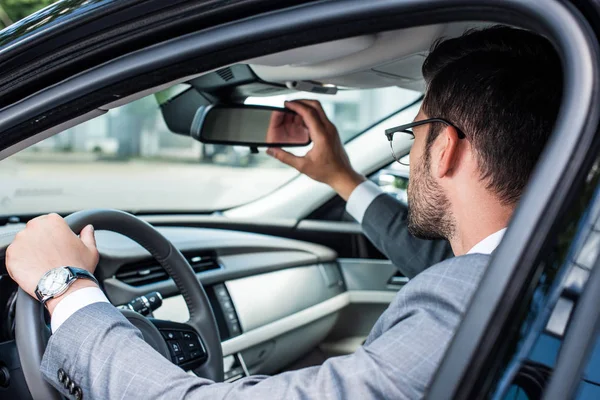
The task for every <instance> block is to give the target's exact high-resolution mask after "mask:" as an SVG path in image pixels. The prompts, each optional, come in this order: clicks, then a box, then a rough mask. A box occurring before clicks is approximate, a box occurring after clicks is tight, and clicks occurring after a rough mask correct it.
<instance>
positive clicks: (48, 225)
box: [6, 27, 561, 399]
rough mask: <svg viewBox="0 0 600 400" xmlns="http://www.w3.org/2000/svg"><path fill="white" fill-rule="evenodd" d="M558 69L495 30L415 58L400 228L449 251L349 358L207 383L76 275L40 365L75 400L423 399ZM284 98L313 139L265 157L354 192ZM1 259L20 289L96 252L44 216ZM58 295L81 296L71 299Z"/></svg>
mask: <svg viewBox="0 0 600 400" xmlns="http://www.w3.org/2000/svg"><path fill="white" fill-rule="evenodd" d="M559 65H560V62H559V60H558V58H557V56H556V54H555V53H554V51H553V49H552V46H551V45H550V44H549V42H547V41H546V40H545V39H543V38H541V37H539V36H537V35H534V34H532V33H529V32H526V31H522V30H515V29H510V28H505V27H497V28H490V29H486V30H482V31H475V32H470V33H468V34H466V35H464V36H462V37H460V38H457V39H451V40H448V41H445V42H442V43H440V44H438V45H437V46H436V47H435V48H434V49H433V51H432V52H431V54H430V55H429V56H428V58H427V59H426V61H425V64H424V66H423V74H424V77H425V79H426V81H427V93H426V96H425V99H424V102H423V105H422V108H421V110H420V111H419V113H418V115H417V117H416V119H415V124H414V125H415V126H414V129H413V131H412V132H413V135H414V145H413V147H412V149H411V151H410V160H411V170H410V186H409V205H410V212H409V217H408V220H409V228H410V230H411V232H413V233H414V234H415V235H418V236H420V237H424V238H445V239H448V240H449V241H450V243H451V245H452V250H453V251H454V253H455V255H456V257H455V258H452V259H449V260H446V261H443V262H441V263H439V264H436V265H434V266H432V267H430V268H428V269H426V270H425V271H424V272H422V273H420V274H419V275H418V276H416V277H415V278H414V279H412V280H411V281H410V282H409V283H408V284H407V285H406V286H405V287H404V288H403V289H402V290H401V291H400V292H399V294H398V295H397V297H396V299H395V300H394V301H393V302H392V304H391V305H390V307H389V308H388V310H386V312H385V313H384V314H383V315H382V316H381V318H380V319H379V320H378V321H377V323H376V324H375V326H374V328H373V330H372V332H371V333H370V335H369V337H368V338H367V341H366V343H365V344H364V345H363V346H362V347H360V348H359V349H358V350H357V351H356V353H354V354H352V355H349V356H343V357H335V358H330V359H328V360H327V361H325V363H323V365H321V366H317V367H312V368H306V369H302V370H297V371H292V372H287V373H283V374H280V375H276V376H273V377H266V376H254V377H248V378H244V379H241V380H239V381H237V382H235V383H230V384H227V383H214V382H211V381H209V380H206V379H203V378H198V377H192V376H189V375H187V374H185V373H184V372H183V371H182V370H180V369H179V368H178V367H176V366H174V365H172V364H171V363H170V362H169V361H167V360H165V359H164V358H162V357H161V356H160V355H159V354H158V353H156V352H155V351H154V350H152V348H151V347H150V346H148V345H147V344H146V343H145V342H144V341H143V340H142V338H141V337H140V334H139V332H138V331H137V330H136V329H135V328H134V327H133V326H132V325H131V324H129V322H127V320H125V319H124V318H123V317H122V316H121V315H120V313H119V312H118V311H117V310H115V309H114V307H112V306H111V305H110V304H108V303H107V302H105V301H102V299H101V298H100V299H97V300H90V296H89V295H88V296H87V297H86V296H85V295H80V294H81V293H85V291H88V292H90V293H92V292H93V293H98V292H99V290H98V289H97V288H96V287H93V286H95V285H94V284H93V283H90V282H89V281H87V280H78V281H76V283H75V284H74V286H73V287H71V289H70V290H69V291H68V292H67V293H66V294H65V295H63V296H60V297H59V298H57V299H53V300H51V301H50V302H49V303H48V310H49V311H50V313H51V314H52V323H53V326H54V334H53V336H52V337H51V339H50V341H49V343H48V347H47V349H46V353H45V355H44V359H43V362H42V365H41V370H42V373H43V374H44V376H45V377H46V379H48V381H50V382H51V383H52V384H53V385H54V386H55V387H56V388H57V389H59V390H61V391H62V393H63V394H65V395H67V392H66V391H65V389H64V388H63V387H62V385H60V384H59V383H58V378H57V372H58V371H59V369H62V370H64V371H65V372H66V373H67V374H68V375H69V376H71V378H72V379H73V380H74V381H76V382H78V384H79V386H80V387H81V388H82V390H83V397H84V398H101V399H113V398H182V397H186V398H188V397H189V398H197V399H200V398H202V399H204V398H207V399H222V398H244V399H246V398H261V399H264V398H276V399H288V398H289V399H296V398H297V399H317V398H319V399H320V398H344V399H346V398H348V399H367V398H390V399H391V398H394V399H397V398H421V397H423V395H424V394H425V392H426V389H427V386H428V384H429V383H430V381H431V379H432V377H433V374H434V373H435V371H436V368H437V365H438V363H439V361H440V359H441V358H442V356H443V354H444V352H445V350H446V347H447V345H448V343H449V341H450V339H451V338H452V335H453V334H454V332H455V330H456V328H457V326H458V324H459V322H460V320H461V317H462V315H463V313H464V312H465V310H466V308H467V305H468V303H469V300H470V299H471V296H472V294H473V292H474V290H475V288H476V287H477V284H478V283H479V281H480V278H481V276H482V274H483V273H484V271H485V268H486V266H487V263H488V261H489V254H490V253H492V252H493V251H494V249H495V248H496V246H497V245H498V243H499V242H500V240H501V237H502V235H503V233H504V230H505V228H506V226H507V225H508V222H509V220H510V217H511V215H512V213H513V210H514V209H515V207H516V204H517V202H518V200H519V198H520V196H521V194H522V192H523V188H524V187H525V185H526V183H527V180H528V178H529V176H530V174H531V172H532V170H533V167H534V165H535V162H536V160H537V158H538V157H539V155H540V153H541V151H542V149H543V147H544V144H545V142H546V140H547V138H548V136H549V134H550V132H551V130H552V126H553V123H554V118H555V115H556V113H557V111H558V107H559V103H560V97H561V71H560V67H559ZM287 107H289V108H290V109H292V110H294V111H296V112H297V113H298V114H299V115H300V116H301V117H302V118H303V121H304V123H305V124H306V126H307V128H308V129H309V131H310V134H311V138H312V139H313V142H314V148H313V150H311V152H309V153H308V154H307V155H306V156H305V157H303V158H296V157H293V156H291V155H289V154H286V153H284V152H282V151H274V152H272V154H273V155H274V156H275V157H277V158H278V159H280V160H282V161H284V162H286V163H288V164H290V165H292V166H294V167H296V168H298V169H299V170H300V171H302V172H304V173H306V174H308V175H309V176H311V177H313V178H314V179H317V180H320V181H322V182H326V183H329V184H330V185H332V186H333V187H334V188H335V190H336V191H338V193H340V195H341V196H342V197H344V198H350V197H352V196H354V193H355V191H356V190H359V189H360V188H361V187H364V186H362V185H363V180H364V178H362V177H361V176H359V175H358V174H356V173H355V172H354V171H353V170H352V168H351V166H350V163H349V162H348V158H347V157H346V155H345V153H344V152H343V150H342V147H341V146H340V145H339V142H338V139H337V135H336V134H335V128H334V127H333V125H332V124H331V123H330V122H329V120H328V119H327V117H326V115H325V113H324V112H323V110H322V108H321V107H320V106H319V104H318V103H315V102H310V101H302V102H294V103H289V104H287ZM431 118H436V120H431ZM440 119H441V120H443V122H441V121H440ZM387 217H388V218H393V217H394V216H393V215H389V216H387ZM6 256H7V258H6V262H7V267H8V270H9V272H10V274H11V276H12V277H13V279H14V280H15V281H16V282H17V283H18V284H19V285H20V286H21V287H22V288H23V289H24V290H25V291H26V292H28V293H29V294H31V295H33V291H34V289H35V287H36V284H37V282H38V280H39V279H40V277H41V276H42V275H43V274H44V273H46V272H47V271H49V270H53V269H54V268H56V267H59V266H62V265H71V266H76V267H80V268H85V269H87V270H88V271H93V270H94V268H95V265H96V262H97V257H98V256H97V251H96V248H95V244H94V237H93V230H92V228H91V227H87V228H86V229H84V230H83V231H82V232H81V239H79V238H78V237H77V236H75V235H74V234H73V233H72V232H71V231H70V230H69V228H68V227H67V226H66V224H65V223H64V222H63V221H62V219H60V217H58V216H56V215H50V216H43V217H40V218H38V219H36V220H34V221H33V222H32V223H30V224H29V225H28V227H27V228H26V229H25V230H24V231H23V232H21V233H19V235H18V237H17V238H16V239H15V241H14V242H13V244H12V245H11V246H10V248H9V249H8V250H7V255H6ZM82 286H92V287H88V288H82ZM99 297H102V294H101V293H100V295H99ZM70 298H71V299H73V298H79V299H85V302H84V304H79V307H77V305H76V304H74V303H75V302H74V301H72V300H71V301H69V299H70ZM94 301H98V302H94ZM66 304H69V308H72V309H71V310H70V312H65V311H64V308H65V307H66V306H65V305H66ZM60 308H63V311H62V312H59V311H61V310H60ZM55 318H59V319H60V320H59V321H56V319H55ZM55 321H56V324H55ZM55 325H59V327H56V326H55ZM73 349H76V350H75V353H74V350H73ZM140 365H142V366H143V368H141V369H140ZM136 371H143V373H140V374H137V373H136Z"/></svg>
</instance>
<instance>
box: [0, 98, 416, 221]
mask: <svg viewBox="0 0 600 400" xmlns="http://www.w3.org/2000/svg"><path fill="white" fill-rule="evenodd" d="M169 94H170V95H173V92H172V91H171V92H170V93H169ZM163 96H164V94H163ZM299 97H300V98H317V99H319V100H321V102H322V103H323V106H324V108H325V110H326V112H327V115H328V116H329V117H330V118H331V119H332V121H333V122H334V123H335V124H336V126H337V127H338V129H339V131H340V135H341V136H342V138H343V140H344V142H347V141H348V140H349V139H350V138H352V137H354V136H356V135H357V134H358V133H360V132H362V131H364V130H365V129H366V128H368V127H369V126H370V125H372V124H373V123H375V122H378V121H379V120H381V119H382V118H384V117H386V116H388V115H389V114H392V113H394V112H395V111H398V110H399V109H401V108H403V107H405V106H406V105H408V104H410V103H412V102H414V101H415V100H416V99H418V98H419V97H420V93H418V92H413V91H409V90H405V89H399V88H385V89H370V90H348V91H341V92H339V93H338V94H337V95H334V96H331V95H329V96H316V95H312V94H310V93H294V94H292V95H289V96H274V97H260V98H249V99H248V100H247V103H254V104H273V105H280V106H281V105H282V104H283V101H284V100H285V99H292V98H299ZM157 99H158V100H160V99H161V97H160V95H152V96H148V97H144V98H142V99H140V100H136V101H134V102H132V103H130V104H127V105H124V106H122V107H119V108H116V109H113V110H110V111H109V112H108V113H106V114H104V115H102V116H100V117H97V118H95V119H93V120H90V121H88V122H85V123H83V124H80V125H78V126H76V127H74V128H71V129H68V130H66V131H63V132H61V133H59V134H57V135H55V136H52V137H50V138H48V139H46V140H44V141H42V142H39V143H37V144H35V145H33V146H31V147H30V148H28V149H25V150H23V151H21V152H19V153H17V154H15V155H13V156H11V157H8V158H6V159H5V160H3V161H1V165H0V179H1V181H2V185H1V186H0V210H1V211H0V214H1V215H3V216H12V215H17V216H18V215H31V214H41V213H47V212H59V213H68V212H73V211H77V210H81V209H86V208H116V209H121V210H126V211H130V212H134V213H140V212H143V213H160V212H212V211H217V210H224V209H228V208H231V207H235V206H239V205H242V204H246V203H248V202H251V201H253V200H256V199H258V198H260V197H263V196H265V195H267V194H269V193H270V192H272V191H273V190H275V189H277V188H278V187H280V186H281V185H284V184H285V183H286V182H288V181H289V180H290V179H292V178H294V177H295V176H297V175H298V172H297V171H296V170H294V169H292V168H290V167H287V166H285V165H283V164H281V163H279V162H278V161H276V160H274V159H272V158H271V157H269V156H267V155H265V154H264V151H263V150H261V152H260V154H250V151H249V149H248V148H245V147H237V146H222V145H206V144H202V143H199V142H197V141H195V140H193V139H192V138H190V137H188V136H182V135H177V134H174V133H172V132H170V131H169V129H168V128H167V126H166V124H165V122H164V120H163V118H162V114H161V112H160V108H159V105H158V104H159V103H158V101H157ZM161 103H162V101H161Z"/></svg>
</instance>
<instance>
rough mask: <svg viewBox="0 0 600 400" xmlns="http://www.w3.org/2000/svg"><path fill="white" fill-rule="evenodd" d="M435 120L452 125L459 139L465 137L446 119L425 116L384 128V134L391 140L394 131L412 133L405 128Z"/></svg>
mask: <svg viewBox="0 0 600 400" xmlns="http://www.w3.org/2000/svg"><path fill="white" fill-rule="evenodd" d="M435 122H440V123H442V124H446V125H448V126H451V127H453V128H454V129H456V133H458V138H459V139H465V138H466V137H467V136H466V135H465V134H464V133H463V131H461V130H460V129H459V128H457V127H456V126H455V125H454V124H453V123H452V122H448V121H446V120H445V119H442V118H427V119H422V120H420V121H413V122H411V123H408V124H404V125H399V126H396V127H394V128H390V129H386V130H385V136H386V137H387V138H388V140H389V141H390V142H391V141H392V140H393V139H394V133H398V132H402V133H410V134H412V133H413V132H412V131H408V132H407V130H408V129H410V128H414V127H417V126H421V125H426V124H432V123H435ZM413 136H414V135H413Z"/></svg>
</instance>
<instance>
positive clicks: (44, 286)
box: [38, 268, 70, 295]
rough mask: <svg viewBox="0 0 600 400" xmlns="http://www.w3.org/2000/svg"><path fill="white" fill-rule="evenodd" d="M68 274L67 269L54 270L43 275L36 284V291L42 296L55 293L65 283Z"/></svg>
mask: <svg viewBox="0 0 600 400" xmlns="http://www.w3.org/2000/svg"><path fill="white" fill-rule="evenodd" d="M69 275H70V272H69V270H68V269H67V268H55V269H53V270H50V271H48V272H47V273H46V275H44V277H43V278H42V279H41V280H40V282H39V284H38V289H39V290H40V292H42V294H44V295H51V294H54V293H56V292H57V291H58V290H60V289H61V288H62V287H64V286H65V284H66V283H67V279H68V278H69Z"/></svg>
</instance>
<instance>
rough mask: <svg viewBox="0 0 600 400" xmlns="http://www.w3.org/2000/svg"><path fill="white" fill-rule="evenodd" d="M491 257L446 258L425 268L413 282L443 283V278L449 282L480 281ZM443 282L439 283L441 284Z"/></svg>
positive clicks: (469, 255)
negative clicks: (457, 280)
mask: <svg viewBox="0 0 600 400" xmlns="http://www.w3.org/2000/svg"><path fill="white" fill-rule="evenodd" d="M490 259H491V256H490V255H488V254H465V255H463V256H458V257H452V258H448V259H446V260H444V261H441V262H439V263H437V264H435V265H432V266H431V267H429V268H427V269H426V270H424V271H423V272H421V273H420V274H418V275H417V276H415V277H414V278H413V279H412V280H411V282H413V281H417V282H418V281H425V280H433V281H436V282H438V281H445V280H446V279H445V278H450V279H451V280H456V279H459V280H464V281H466V282H475V281H477V282H478V281H479V279H481V276H483V273H484V272H485V270H486V268H487V266H488V264H489V262H490ZM442 283H444V282H440V284H442Z"/></svg>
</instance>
